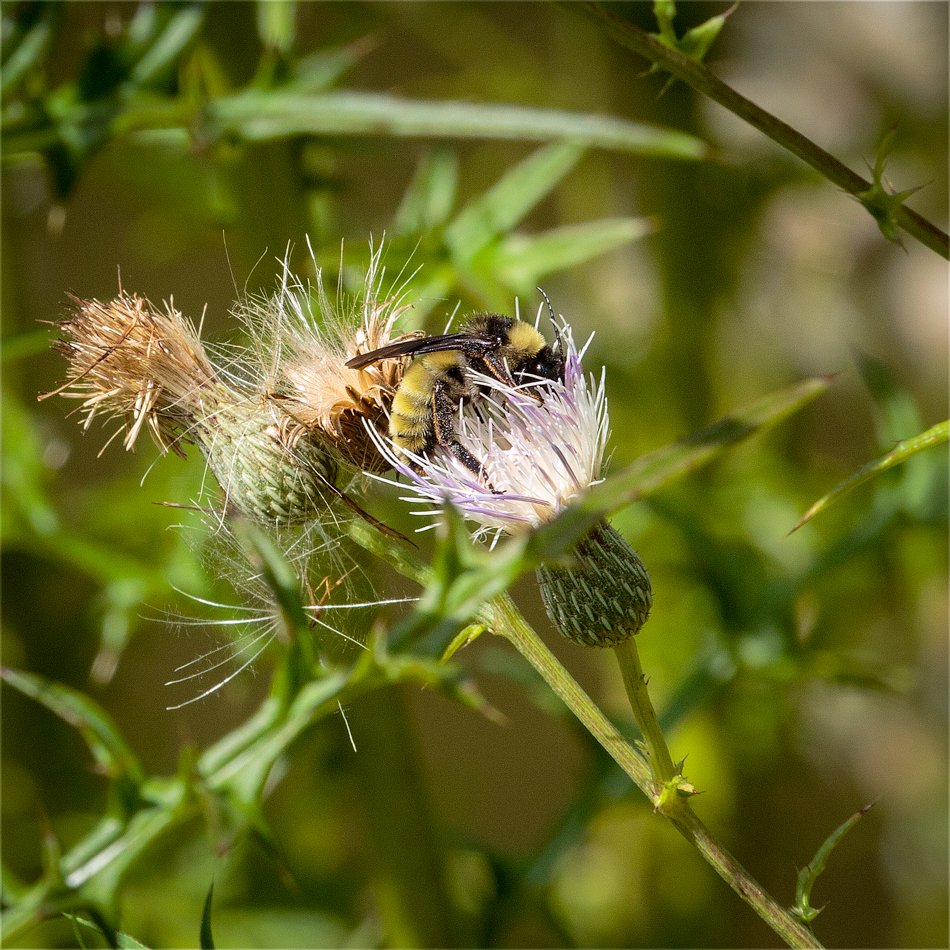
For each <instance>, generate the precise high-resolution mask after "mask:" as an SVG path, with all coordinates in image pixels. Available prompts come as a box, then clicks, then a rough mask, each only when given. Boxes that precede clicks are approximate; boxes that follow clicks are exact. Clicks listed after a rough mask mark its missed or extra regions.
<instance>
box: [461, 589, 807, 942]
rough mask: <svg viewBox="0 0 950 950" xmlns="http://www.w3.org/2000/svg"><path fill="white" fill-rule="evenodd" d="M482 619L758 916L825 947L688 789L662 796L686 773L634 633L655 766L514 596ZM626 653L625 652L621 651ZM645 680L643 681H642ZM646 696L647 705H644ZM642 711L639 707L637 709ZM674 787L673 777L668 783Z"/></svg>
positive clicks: (788, 937)
mask: <svg viewBox="0 0 950 950" xmlns="http://www.w3.org/2000/svg"><path fill="white" fill-rule="evenodd" d="M480 619H482V620H483V621H484V622H485V623H486V624H487V625H488V626H489V627H490V628H491V630H492V631H493V632H494V633H496V634H498V635H500V636H503V637H505V639H506V640H508V642H509V643H511V645H512V646H513V647H514V648H515V649H516V650H517V651H518V652H519V653H520V654H521V655H522V656H523V657H524V658H525V659H526V660H527V661H528V662H529V663H530V664H531V665H532V667H534V669H535V670H536V671H537V672H538V673H539V674H540V676H541V677H542V679H544V681H545V682H546V683H547V684H548V686H550V688H551V689H552V690H553V691H554V693H555V694H556V695H557V696H558V697H560V699H561V700H562V701H563V702H564V704H565V705H566V706H567V707H568V708H569V709H570V710H571V712H572V713H573V714H574V715H575V716H576V717H577V718H578V719H579V720H580V721H581V723H583V725H584V726H585V727H586V729H587V730H588V731H589V732H590V734H591V735H592V736H593V737H594V738H595V739H596V740H597V741H598V742H599V743H600V744H601V745H602V746H603V748H604V749H605V750H606V751H607V753H608V754H609V755H610V757H611V758H612V759H613V760H614V761H615V762H616V763H617V764H618V765H619V766H620V767H621V768H622V769H623V770H624V772H626V774H627V775H628V776H629V777H630V778H631V779H632V780H633V782H634V783H635V784H636V785H637V786H638V787H639V788H640V790H641V791H642V792H643V793H644V794H645V795H646V796H647V797H648V798H649V799H650V800H651V801H653V802H654V803H655V804H656V805H657V807H656V811H657V812H659V813H660V814H662V815H663V816H664V817H665V818H666V819H668V820H669V821H670V822H672V824H673V826H674V827H675V828H676V830H677V831H678V832H679V833H680V834H681V835H682V836H683V837H684V838H685V839H686V840H687V841H689V842H690V844H691V845H693V847H695V848H696V849H697V850H698V851H699V852H700V854H702V856H703V857H704V858H705V860H706V861H707V862H708V863H709V865H710V866H711V867H712V868H713V869H714V870H715V871H716V873H717V874H718V875H719V876H720V877H721V878H722V879H723V880H724V881H725V882H726V883H727V884H728V885H729V887H731V888H732V890H733V891H735V892H736V894H738V895H739V897H741V898H742V900H743V901H745V903H746V904H748V905H749V906H750V907H751V908H752V909H753V910H754V911H755V912H756V914H758V916H759V917H760V918H761V919H762V920H763V921H764V922H765V923H766V924H767V925H768V926H769V927H770V928H771V929H772V931H773V932H774V933H775V934H777V935H778V936H779V937H781V938H782V940H784V941H785V943H786V944H787V945H788V946H789V947H795V948H799V947H810V948H820V947H821V944H820V943H819V942H818V940H817V939H816V938H815V935H814V934H813V933H812V932H811V930H810V929H809V928H808V927H806V926H805V925H804V924H803V923H802V922H801V921H800V920H798V919H797V918H796V917H794V916H793V914H792V913H791V911H789V910H788V909H786V908H785V907H782V905H781V904H779V903H778V901H776V900H775V898H773V897H772V896H771V895H770V894H768V892H767V891H766V890H765V889H764V888H763V887H762V886H761V885H760V884H759V883H758V882H757V881H756V880H755V879H754V878H753V877H752V876H751V875H750V874H749V872H748V871H747V870H746V869H745V868H744V867H743V866H742V865H741V864H740V863H739V862H738V861H737V860H736V859H735V857H734V856H733V855H732V854H731V853H730V852H729V851H728V849H727V848H725V847H724V846H723V844H722V843H721V842H720V841H719V840H717V839H716V838H715V837H714V836H713V834H712V833H711V832H710V831H709V829H708V828H707V827H706V826H705V824H704V823H703V822H702V820H701V819H700V818H699V816H698V815H696V813H695V812H694V811H693V810H692V808H691V807H690V804H689V801H688V800H687V798H686V797H685V796H684V795H683V794H666V795H663V794H662V793H661V795H660V801H659V802H657V798H656V796H657V792H656V783H657V775H658V774H664V771H665V770H668V771H670V772H671V773H672V775H671V778H672V780H673V782H674V785H675V784H678V783H679V780H680V777H679V776H678V774H677V770H676V767H675V766H674V765H673V762H672V758H671V757H670V755H669V752H668V751H666V752H665V756H664V755H663V751H662V750H666V742H665V740H664V739H663V735H662V732H661V731H660V727H659V723H658V722H657V719H656V714H655V713H654V712H653V708H652V704H650V703H649V696H648V695H647V693H646V684H645V681H644V677H643V672H642V669H641V668H640V665H639V657H637V654H636V648H635V641H634V639H633V638H630V639H629V640H627V641H626V642H625V644H624V648H625V649H624V657H623V659H621V671H622V672H623V673H624V681H625V683H626V682H627V679H628V677H630V678H631V680H632V683H633V685H634V686H635V687H636V690H635V692H636V695H637V700H636V705H635V709H634V713H635V715H637V716H638V723H639V718H640V715H642V716H643V722H642V724H641V728H642V729H643V731H644V735H645V736H648V738H647V745H648V749H649V748H650V746H651V743H652V744H655V748H656V750H657V752H656V755H655V758H653V759H652V761H654V762H659V761H661V760H662V761H663V763H664V764H663V765H660V766H658V767H657V766H651V764H648V763H647V761H645V760H644V757H643V756H642V755H641V754H639V753H638V752H637V751H636V750H635V749H634V748H633V747H632V746H631V745H630V743H629V742H628V741H627V740H626V739H625V738H624V737H623V735H622V734H621V733H620V732H619V730H618V729H617V727H616V726H614V724H613V723H612V722H610V720H609V719H607V717H606V716H605V715H604V714H603V712H601V710H600V709H599V708H598V706H597V705H596V704H595V703H594V702H593V700H592V699H591V698H590V697H589V696H588V695H587V693H585V692H584V690H583V689H582V688H581V687H580V685H579V684H578V683H577V681H576V680H574V678H573V677H572V676H571V675H570V674H569V673H568V672H567V670H565V669H564V667H563V666H562V665H561V663H560V662H559V661H558V659H557V657H555V656H554V654H553V653H551V651H550V650H549V649H548V648H547V646H545V644H544V643H543V642H542V640H541V638H540V637H539V636H538V634H537V633H536V632H535V631H534V630H533V629H532V628H531V626H530V625H529V624H528V622H527V621H526V620H525V619H524V617H523V616H522V615H521V613H520V612H519V611H518V609H517V608H516V607H515V605H514V604H513V603H512V601H511V599H510V598H509V597H508V596H507V595H504V596H501V597H497V598H495V599H494V600H493V601H491V602H490V603H488V604H486V605H485V607H483V608H482V611H481V612H480ZM618 659H620V657H618ZM640 684H642V685H640ZM644 698H645V703H646V705H645V706H644V705H643V704H644ZM632 702H633V700H632ZM638 708H639V709H640V713H639V714H638V713H637V709H638ZM664 784H665V785H666V787H667V788H672V787H673V786H670V785H669V783H664Z"/></svg>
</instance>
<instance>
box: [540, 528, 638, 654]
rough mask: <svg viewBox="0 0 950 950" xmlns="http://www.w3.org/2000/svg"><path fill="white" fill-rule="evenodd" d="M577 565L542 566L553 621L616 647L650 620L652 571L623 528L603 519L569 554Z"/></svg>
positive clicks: (583, 640) (576, 635) (589, 642)
mask: <svg viewBox="0 0 950 950" xmlns="http://www.w3.org/2000/svg"><path fill="white" fill-rule="evenodd" d="M570 556H571V558H572V560H573V561H574V563H573V564H571V565H568V566H561V565H548V564H544V565H542V566H541V567H540V568H539V569H538V571H537V576H538V584H539V586H540V588H541V598H542V600H543V601H544V606H545V609H546V610H547V612H548V616H549V617H550V618H551V622H552V623H553V624H554V626H555V627H557V629H558V630H559V631H560V632H561V633H562V634H563V635H564V636H565V637H567V638H568V639H569V640H573V641H574V642H575V643H579V644H581V645H582V646H597V647H612V646H616V645H617V644H618V643H622V642H623V641H624V640H626V639H628V638H629V637H632V636H633V635H634V634H635V633H637V632H638V631H639V630H640V628H641V627H642V626H643V625H644V623H646V620H647V617H648V616H649V615H650V608H651V607H652V606H653V590H652V587H651V584H650V575H649V574H648V573H647V570H646V568H645V567H644V566H643V562H642V561H641V560H640V558H639V557H638V556H637V553H636V552H635V551H634V550H633V549H632V548H631V547H630V545H629V544H627V542H626V541H625V540H624V538H623V537H622V536H621V535H620V533H619V532H618V531H616V530H615V529H614V528H612V527H611V526H610V525H609V524H607V523H606V522H603V523H601V524H600V525H598V526H597V527H596V528H594V530H593V531H591V533H590V534H589V535H587V537H585V538H584V539H583V540H582V541H580V542H579V543H578V544H577V546H576V547H575V548H574V550H573V551H571V554H570Z"/></svg>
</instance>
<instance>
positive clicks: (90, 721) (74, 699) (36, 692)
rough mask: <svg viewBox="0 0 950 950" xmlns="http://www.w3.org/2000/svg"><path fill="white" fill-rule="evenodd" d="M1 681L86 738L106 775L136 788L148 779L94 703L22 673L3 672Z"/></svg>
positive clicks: (116, 729)
mask: <svg viewBox="0 0 950 950" xmlns="http://www.w3.org/2000/svg"><path fill="white" fill-rule="evenodd" d="M0 678H2V679H3V680H4V681H5V682H6V683H8V684H9V685H10V686H12V687H13V688H14V689H16V690H18V691H19V692H21V693H22V694H23V695H24V696H29V697H30V699H33V700H35V701H36V702H38V703H40V704H42V705H43V706H45V707H46V708H47V709H49V710H50V712H52V713H54V714H55V715H57V716H59V718H60V719H62V720H63V721H64V722H66V723H68V724H69V725H71V726H73V727H74V728H75V729H76V730H77V731H78V732H79V734H80V735H81V736H82V737H83V739H84V740H85V742H86V745H88V746H89V750H90V752H92V754H93V757H94V758H95V760H96V762H97V763H98V765H99V766H100V768H101V770H102V771H103V772H104V774H106V775H108V776H109V777H110V778H112V779H118V778H127V779H129V780H131V781H132V782H133V783H134V784H135V785H140V784H141V783H142V781H143V779H144V773H143V771H142V767H141V765H140V764H139V762H138V759H137V758H136V757H135V754H134V753H133V752H132V750H131V748H129V746H128V745H127V744H126V742H125V739H124V738H123V737H122V735H121V733H120V732H119V730H118V727H117V726H116V725H115V723H114V722H113V721H112V719H111V718H110V717H109V715H108V714H107V713H106V712H105V711H104V710H103V709H102V708H101V707H100V706H99V705H98V704H97V703H95V702H94V701H93V700H92V699H90V698H89V697H88V696H86V695H85V694H84V693H81V692H79V691H78V690H75V689H72V688H70V687H69V686H64V685H63V684H62V683H54V682H52V681H50V680H47V679H44V678H43V677H41V676H37V675H36V674H34V673H25V672H23V671H22V670H14V669H10V668H6V667H5V668H3V669H2V670H0Z"/></svg>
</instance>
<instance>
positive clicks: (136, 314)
mask: <svg viewBox="0 0 950 950" xmlns="http://www.w3.org/2000/svg"><path fill="white" fill-rule="evenodd" d="M73 301H74V304H75V307H76V310H75V312H74V313H73V315H72V316H71V317H69V318H68V319H66V320H64V321H62V322H61V323H60V324H59V328H60V331H61V333H62V338H61V339H60V340H58V341H57V342H56V344H55V346H56V348H57V349H58V350H60V352H62V353H63V354H64V355H65V356H66V359H67V360H68V362H69V379H68V381H67V382H66V383H65V384H64V385H63V386H61V387H60V388H59V389H56V390H54V392H52V393H47V394H46V395H45V396H41V397H40V398H46V397H47V396H51V395H56V394H59V395H62V396H64V397H66V398H71V399H79V400H82V403H81V406H80V410H81V411H82V413H83V417H84V418H83V427H84V428H85V429H88V428H89V426H90V425H91V424H92V421H93V419H94V418H95V417H96V416H97V415H100V414H102V415H104V416H106V417H110V418H111V417H118V418H120V419H122V420H123V424H122V426H120V428H119V429H118V430H117V432H116V435H119V434H120V433H123V432H124V439H123V444H124V446H125V448H126V449H132V448H133V447H134V445H135V442H136V440H137V438H138V436H139V434H140V432H141V431H142V429H143V428H147V429H148V430H149V432H150V434H151V436H152V438H153V440H154V441H155V443H156V445H157V446H158V447H159V449H160V450H161V451H162V452H163V453H165V452H167V451H169V450H171V451H174V452H176V453H177V454H179V455H184V449H183V446H184V445H185V444H187V443H193V444H195V445H197V446H198V448H199V449H200V450H201V452H202V453H203V455H204V456H205V459H206V461H207V463H208V467H209V468H210V470H211V471H212V472H213V473H214V475H215V477H216V479H217V481H218V482H219V484H220V485H221V487H222V489H223V490H224V493H225V496H226V503H227V504H231V505H234V506H235V507H237V508H238V509H240V510H241V511H243V512H245V513H246V514H248V515H251V516H253V517H255V518H257V519H258V520H261V521H264V522H265V523H278V524H289V523H295V522H300V521H303V520H307V519H309V518H312V517H314V514H315V513H319V512H321V511H325V510H326V507H327V504H328V500H327V498H328V494H327V493H328V489H330V488H332V483H333V480H334V478H335V476H336V464H335V462H334V460H333V458H332V457H331V456H330V455H329V454H328V453H327V451H326V449H325V448H324V447H323V446H321V445H320V444H318V443H316V442H315V441H314V440H311V439H306V440H301V439H297V440H291V439H290V438H289V437H288V435H287V433H288V422H289V420H288V419H287V418H286V417H284V416H283V415H282V414H281V413H280V412H279V411H278V410H277V409H276V408H275V407H274V406H273V405H272V404H270V403H268V402H267V401H266V400H265V399H264V398H263V394H262V393H260V392H258V391H256V390H255V389H254V387H253V386H251V385H250V384H248V383H247V382H245V381H244V380H243V379H242V378H241V377H240V376H239V375H237V374H235V373H234V372H232V371H228V370H225V369H223V368H221V367H219V366H216V365H215V364H214V363H212V361H211V359H210V358H209V356H208V354H207V352H206V350H205V347H204V345H203V344H202V342H201V339H200V336H199V333H198V331H197V330H196V329H195V327H194V326H193V325H192V324H191V322H190V321H188V320H187V319H185V318H184V317H183V316H182V314H181V313H180V312H179V311H177V310H176V309H175V307H174V305H173V304H172V303H171V302H168V303H167V304H166V305H165V308H164V311H160V310H159V309H158V308H156V307H155V306H154V305H153V304H151V303H150V302H149V301H148V300H146V299H144V298H142V297H139V296H137V295H134V294H127V293H125V292H122V293H120V294H119V296H118V297H116V298H115V299H114V300H111V301H110V302H108V303H101V302H100V301H98V300H80V299H79V298H73ZM113 438H115V436H113ZM109 441H111V439H110V440H109ZM107 444H108V443H107ZM330 494H332V491H331V492H330Z"/></svg>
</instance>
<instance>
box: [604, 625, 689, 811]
mask: <svg viewBox="0 0 950 950" xmlns="http://www.w3.org/2000/svg"><path fill="white" fill-rule="evenodd" d="M613 651H614V654H615V656H616V657H617V662H618V663H619V664H620V674H621V676H622V677H623V685H624V688H625V689H626V691H627V698H628V699H629V700H630V708H631V709H632V710H633V715H634V718H635V719H636V721H637V726H639V728H640V732H642V733H643V738H644V741H645V742H646V747H647V752H648V754H649V762H650V769H651V770H652V772H653V777H654V779H655V780H656V783H657V785H658V786H660V788H658V789H657V792H656V794H659V792H660V791H661V790H662V787H663V786H665V785H667V783H669V782H672V781H673V780H674V779H675V778H676V776H677V775H678V774H679V769H677V768H676V766H675V765H674V764H673V757H672V756H671V755H670V750H669V749H668V748H667V745H666V739H665V738H664V736H663V732H662V730H661V729H660V722H659V720H658V719H657V717H656V711H655V710H654V709H653V703H652V702H651V701H650V694H649V693H648V692H647V678H646V676H644V674H643V667H642V666H641V665H640V652H639V650H637V639H636V637H628V638H627V639H626V640H624V641H623V642H622V643H618V644H617V646H615V647H614V648H613Z"/></svg>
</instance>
